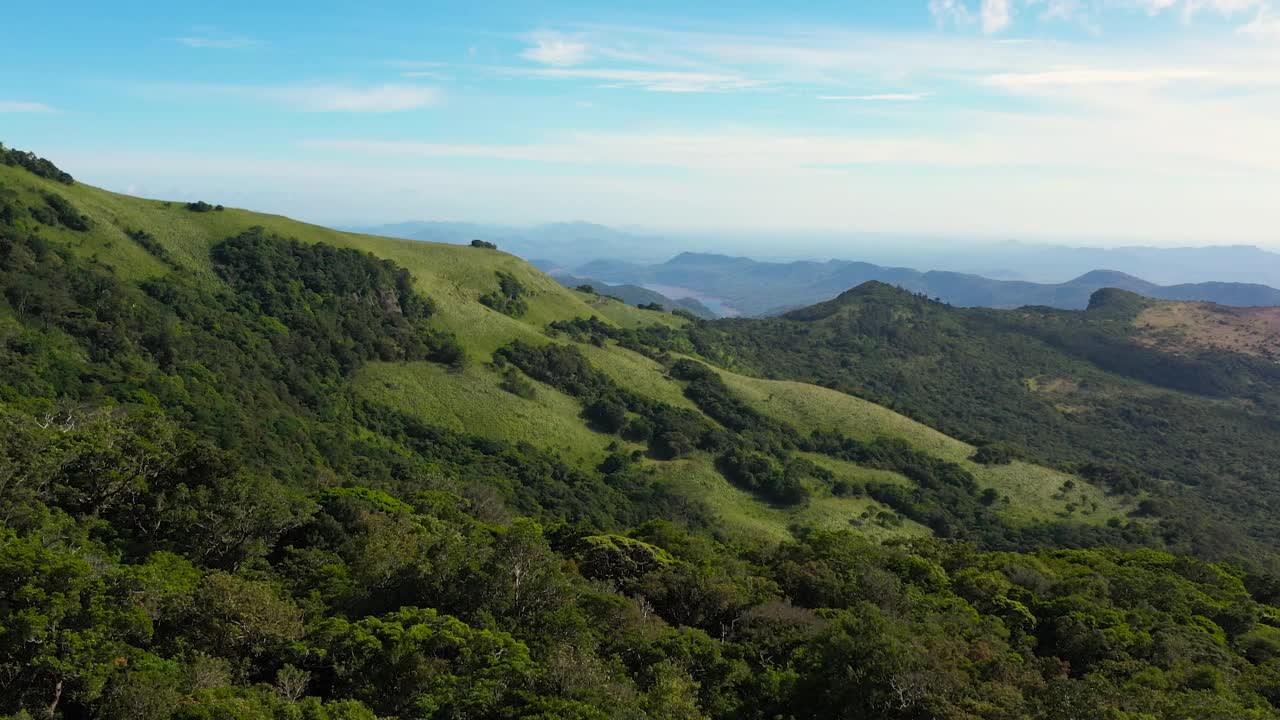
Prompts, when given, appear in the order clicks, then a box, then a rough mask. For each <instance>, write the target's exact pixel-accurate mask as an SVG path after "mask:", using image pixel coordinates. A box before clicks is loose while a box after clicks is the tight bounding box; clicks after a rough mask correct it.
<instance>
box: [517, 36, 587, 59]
mask: <svg viewBox="0 0 1280 720" xmlns="http://www.w3.org/2000/svg"><path fill="white" fill-rule="evenodd" d="M531 40H532V41H533V45H532V46H531V47H528V48H525V50H524V51H523V52H522V53H520V57H523V58H524V59H526V60H532V61H533V62H536V63H542V64H543V65H551V66H553V67H572V66H574V65H581V64H582V63H584V62H586V61H587V60H588V59H590V57H591V50H590V48H589V47H588V46H587V44H586V42H584V41H583V40H582V39H581V38H578V37H574V36H571V35H565V34H563V33H557V32H546V31H544V32H538V33H534V34H533V36H532V37H531Z"/></svg>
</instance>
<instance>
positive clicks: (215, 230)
mask: <svg viewBox="0 0 1280 720" xmlns="http://www.w3.org/2000/svg"><path fill="white" fill-rule="evenodd" d="M0 183H3V184H4V185H6V186H8V187H10V188H12V189H16V190H19V192H22V193H24V194H27V195H34V194H35V193H36V192H38V191H40V190H47V191H52V192H56V193H58V194H60V195H62V196H64V197H66V198H67V199H68V200H70V201H71V202H72V203H73V204H75V205H76V206H77V207H78V208H79V209H80V211H81V212H83V213H85V214H86V215H88V216H89V217H90V218H91V219H92V221H93V229H92V231H91V232H89V233H72V232H68V231H62V230H47V231H46V232H47V234H48V235H49V236H51V237H52V238H53V239H57V240H60V241H63V242H66V243H67V244H69V245H71V246H72V247H75V248H77V251H78V252H79V253H81V254H83V255H85V256H96V257H98V258H99V259H100V260H101V261H102V262H104V263H106V264H109V265H111V266H112V267H114V268H115V270H116V272H118V273H119V274H120V275H121V276H123V277H126V278H129V279H141V278H145V277H148V276H152V275H156V274H161V273H163V272H165V271H166V268H165V266H164V265H163V264H162V263H160V262H159V261H157V260H156V259H155V258H153V257H151V256H150V255H149V254H148V253H146V251H144V250H143V249H142V248H141V247H139V246H138V245H137V244H136V243H134V242H133V241H132V240H130V239H129V238H128V236H127V235H126V234H125V231H126V230H128V229H132V228H143V229H146V230H147V231H148V232H150V233H152V234H153V235H155V236H156V237H157V238H158V239H159V240H160V241H161V242H162V243H163V244H164V245H165V247H166V248H168V250H169V252H170V254H171V256H172V257H173V258H174V259H175V260H176V261H177V262H179V263H181V264H182V265H184V266H186V267H188V268H190V269H192V270H194V271H196V272H197V273H198V274H202V275H206V276H208V277H209V278H210V280H212V270H211V268H210V265H209V260H208V248H209V247H210V246H211V245H213V244H215V243H217V242H219V241H220V240H222V239H224V238H226V237H228V236H231V235H234V234H236V233H238V232H241V231H243V230H245V229H248V228H250V227H253V226H262V227H265V228H266V229H268V230H270V231H272V232H275V233H278V234H280V235H284V236H288V237H294V238H297V239H299V240H302V241H304V242H325V243H329V244H332V245H336V246H342V247H353V248H357V249H361V250H365V251H369V252H372V253H374V254H376V255H378V256H380V257H384V258H387V259H390V260H393V261H395V262H397V263H399V264H400V265H402V266H404V267H406V268H408V269H409V271H410V272H412V273H413V275H414V277H415V278H416V281H417V284H418V286H419V287H420V289H421V290H422V291H423V292H425V293H426V294H428V295H430V296H431V297H432V298H434V299H435V300H436V302H437V303H438V305H439V307H440V312H439V315H438V322H439V323H440V324H441V325H442V326H444V327H446V328H448V329H449V330H451V331H453V332H455V333H456V334H457V335H458V337H459V339H460V340H461V341H462V342H463V344H464V346H465V347H466V348H467V351H468V353H469V355H470V356H471V358H472V360H473V362H472V363H471V364H470V365H469V366H468V368H467V369H466V370H464V371H461V372H450V371H447V370H444V369H442V368H440V367H438V366H434V365H430V364H420V363H413V364H385V363H379V364H373V365H370V366H369V367H367V368H366V369H365V370H364V371H362V373H361V374H360V376H359V377H357V379H356V386H357V388H358V389H359V390H360V391H361V392H363V393H365V394H366V395H368V396H369V397H371V398H376V399H378V400H380V401H383V402H387V403H390V404H392V405H394V406H396V407H398V408H400V409H402V410H405V411H408V412H411V413H414V414H415V415H418V416H420V417H422V418H423V419H424V420H427V421H430V422H433V423H437V424H440V425H444V426H446V427H450V428H454V429H458V430H465V431H467V432H471V433H476V434H480V435H486V436H490V437H495V438H502V439H508V440H514V441H522V440H523V441H528V442H531V443H533V444H535V445H538V446H540V447H544V448H547V449H551V450H555V451H557V452H559V453H560V454H562V455H563V456H564V457H565V458H566V459H569V460H572V461H574V462H579V463H584V464H586V463H595V462H598V461H599V459H600V458H602V457H603V456H604V454H605V452H606V449H605V448H606V446H607V445H608V444H609V443H610V442H611V441H612V440H613V438H610V437H608V436H604V435H601V434H598V433H595V432H592V431H591V430H589V429H588V428H586V427H585V426H584V425H583V424H582V421H581V420H580V419H579V418H578V404H577V401H576V400H574V399H573V398H569V397H566V396H564V395H561V394H560V393H558V392H556V391H554V390H552V389H550V388H547V387H539V392H538V395H537V397H535V398H534V399H533V400H524V399H521V398H518V397H516V396H514V395H511V394H509V393H506V392H504V391H502V390H501V389H499V388H498V387H497V382H498V376H497V374H496V373H495V372H494V371H493V370H491V369H490V368H488V367H487V366H486V365H485V363H486V362H487V361H488V360H489V357H490V353H492V351H493V350H495V349H496V348H498V347H501V346H503V345H505V344H507V343H509V342H510V341H511V340H513V339H517V338H520V339H523V340H526V341H528V342H535V343H542V342H548V339H547V337H546V336H545V335H544V334H543V333H542V329H543V328H544V327H545V326H546V324H547V323H549V322H551V321H554V320H557V319H567V318H572V317H589V316H591V315H598V316H600V317H602V318H604V319H607V320H609V321H610V322H613V323H616V324H618V325H621V326H624V327H636V326H639V325H642V324H645V323H665V324H680V323H683V322H684V320H682V319H679V318H676V317H674V316H671V315H669V314H665V313H658V312H652V311H646V310H639V309H638V308H634V307H631V306H628V305H625V304H623V303H619V302H617V301H614V300H610V299H607V298H601V297H597V296H592V295H589V294H586V293H580V292H577V291H574V290H570V289H567V288H564V287H563V286H561V285H560V284H559V283H557V282H555V281H554V280H552V279H551V278H550V277H548V276H546V275H544V274H543V273H541V272H540V271H538V270H537V269H535V268H533V267H532V266H530V265H529V264H527V263H525V262H524V261H523V260H521V259H519V258H516V257H514V256H512V255H508V254H506V253H502V252H497V251H491V250H480V249H475V248H470V247H465V246H459V245H449V244H442V243H431V242H423V241H411V240H396V239H390V238H382V237H375V236H367V235H355V234H350V233H343V232H339V231H336V230H332V229H329V228H324V227H319V226H315V225H309V224H306V223H301V222H298V221H295V220H290V219H288V218H284V217H280V216H275V215H264V214H260V213H252V212H248V211H245V210H237V209H227V210H225V211H221V212H207V213H193V212H190V211H188V210H186V209H185V207H184V205H183V203H180V202H174V203H168V202H163V201H154V200H141V199H138V198H132V197H127V196H123V195H117V194H114V193H110V192H107V191H105V190H100V189H98V188H94V187H91V186H87V185H83V184H76V185H74V186H70V187H67V186H63V185H59V184H57V183H54V182H52V181H46V180H42V179H40V178H36V177H34V176H32V175H30V174H28V173H26V172H24V171H21V170H18V169H16V168H9V167H4V166H0ZM214 200H216V199H214ZM499 270H501V271H504V272H509V273H511V274H513V275H514V276H515V277H516V278H517V279H518V280H519V281H520V282H521V283H522V284H523V285H524V286H525V287H526V288H528V289H529V290H531V291H532V297H531V298H530V299H529V312H528V313H527V314H526V315H525V316H524V317H522V318H519V319H515V318H510V317H507V316H505V315H502V314H501V313H497V312H495V311H493V310H490V309H489V308H487V307H484V306H483V305H481V304H480V303H479V302H477V301H476V300H477V298H479V297H480V296H481V295H484V294H485V293H487V292H490V291H492V290H493V289H494V288H495V287H496V284H497V283H496V279H495V272H496V271H499ZM581 348H582V350H583V351H584V353H586V355H587V356H588V358H589V359H590V360H591V361H592V363H594V364H595V365H596V366H597V367H599V368H600V369H602V370H603V371H604V372H606V373H607V374H609V375H610V376H611V377H613V379H614V380H616V381H617V382H619V383H620V384H622V385H624V386H626V387H629V388H631V389H633V390H635V391H637V392H640V393H642V394H645V395H647V396H650V397H654V398H657V399H661V400H664V401H666V402H670V403H673V404H676V405H680V406H684V407H692V404H691V403H690V402H689V401H688V400H687V399H685V398H684V396H683V394H682V391H681V388H680V386H679V385H678V384H676V383H674V382H672V381H671V380H669V379H668V378H667V377H666V373H665V371H664V369H663V368H662V366H660V365H659V364H657V363H655V362H653V361H652V360H649V359H648V358H645V357H643V356H641V355H638V354H636V353H633V352H631V351H628V350H624V349H621V348H618V347H616V346H612V345H610V346H609V347H605V348H597V347H593V346H590V345H582V346H581ZM725 379H726V381H727V382H729V384H730V386H731V387H733V388H734V389H735V390H736V391H737V392H739V393H741V394H742V395H743V396H744V398H746V399H747V400H748V401H750V402H752V403H753V404H754V405H756V406H757V407H758V408H759V409H761V410H762V411H764V412H766V413H768V414H770V415H773V416H775V417H778V418H779V419H782V420H786V421H788V422H791V423H793V424H795V425H797V426H798V427H800V428H802V429H804V430H808V429H812V428H816V427H839V428H841V429H842V430H844V431H845V432H848V433H850V434H852V435H855V436H859V437H870V436H874V435H876V434H889V435H898V436H901V437H904V438H906V439H907V440H909V441H910V442H912V443H913V444H916V445H917V446H919V447H921V448H922V449H925V450H928V451H930V452H934V453H936V454H938V455H939V456H942V457H946V458H948V459H954V460H957V461H965V458H967V457H968V454H969V453H970V452H971V450H972V449H971V448H969V447H968V446H966V445H964V444H963V443H960V442H958V441H956V440H953V439H951V438H948V437H946V436H944V435H941V434H940V433H937V432H935V431H932V430H930V429H928V428H926V427H924V426H921V425H919V424H918V423H914V422H913V421H910V420H908V419H906V418H904V417H902V416H900V415H897V414H896V413H893V412H892V411H890V410H887V409H885V408H881V407H879V406H875V405H872V404H870V403H866V402H864V401H861V400H857V399H855V398H851V397H849V396H846V395H842V394H840V393H835V392H832V391H828V390H824V389H822V388H817V387H814V386H809V385H804V384H801V383H778V382H770V381H764V380H756V379H752V378H746V377H742V376H737V375H733V374H730V373H725ZM818 460H819V461H820V462H822V464H824V465H827V466H828V467H830V468H831V469H832V470H833V471H834V472H836V473H837V474H838V475H840V476H844V477H847V478H849V479H855V480H857V479H861V480H867V479H876V480H885V479H888V480H889V481H893V482H905V479H904V478H901V477H900V476H896V475H894V474H892V473H878V472H876V471H869V470H867V469H865V468H859V467H857V466H855V465H852V464H848V463H839V462H837V461H833V460H830V459H826V458H818ZM649 462H650V464H651V466H652V467H653V469H654V472H655V475H656V477H657V478H658V479H659V480H660V481H661V482H666V483H670V484H671V486H672V487H673V488H676V489H678V490H679V491H681V492H684V493H687V494H689V495H690V496H692V497H695V498H698V499H700V500H702V501H704V502H705V503H707V504H708V505H709V506H710V507H711V508H712V509H713V510H715V511H716V513H717V514H718V515H719V517H721V518H722V519H723V520H724V521H725V522H726V524H727V526H728V528H729V529H731V530H736V531H740V532H746V533H751V534H754V535H764V536H768V537H775V538H777V537H784V536H785V535H786V534H787V533H788V530H787V528H788V527H790V526H792V525H820V526H825V527H842V526H849V525H855V526H859V527H863V528H864V529H865V530H866V531H867V532H869V533H871V534H875V535H885V534H903V533H907V534H917V533H926V532H927V530H925V529H924V528H922V527H920V526H917V525H914V524H913V523H907V524H906V525H905V526H903V527H899V528H892V529H886V528H882V527H880V526H878V525H876V524H875V523H873V522H863V521H861V520H859V516H861V515H862V514H863V513H864V512H865V511H868V510H870V511H871V512H873V513H874V512H877V511H880V510H883V509H884V508H883V506H880V505H879V504H877V503H875V502H874V501H871V500H867V499H858V498H836V497H831V496H829V495H821V494H819V495H818V496H817V497H815V499H814V500H813V501H812V502H811V503H809V504H808V505H807V506H805V507H803V508H799V509H781V508H774V507H770V506H768V505H766V504H763V503H760V502H758V501H757V500H756V499H755V498H753V497H752V496H750V495H749V494H747V493H744V492H742V491H739V490H737V489H736V488H733V487H732V486H730V485H729V484H728V483H727V482H725V480H724V479H723V478H722V477H721V476H720V475H719V474H718V473H717V472H716V471H715V470H714V468H713V466H712V463H711V459H710V458H708V457H701V456H695V457H693V458H689V459H686V460H681V461H678V462H652V461H649ZM973 467H974V469H975V470H976V471H977V472H978V473H979V476H980V478H982V480H983V482H985V483H988V484H990V485H992V486H994V487H998V488H1000V489H1001V490H1002V491H1003V492H1005V493H1007V494H1008V495H1009V496H1010V497H1011V498H1012V499H1013V503H1012V505H1011V507H1010V509H1009V513H1010V515H1011V516H1013V517H1019V518H1023V519H1031V518H1041V517H1047V516H1049V515H1051V514H1056V513H1059V512H1061V511H1062V510H1063V506H1064V505H1065V501H1063V500H1061V499H1059V498H1054V497H1053V495H1054V493H1056V492H1057V490H1058V488H1059V487H1060V486H1061V484H1062V481H1063V480H1065V476H1062V475H1061V474H1058V473H1054V472H1052V471H1049V470H1046V469H1044V468H1038V467H1034V466H1028V465H1023V464H1016V465H1014V466H1012V467H1010V468H1002V469H997V470H989V469H985V468H978V467H976V466H973ZM1079 485H1080V486H1082V487H1085V488H1088V486H1085V485H1084V484H1083V483H1080V484H1079ZM1078 492H1080V491H1078ZM1083 492H1086V493H1088V492H1092V488H1088V489H1087V490H1085V491H1083ZM1088 500H1096V501H1098V502H1099V503H1100V506H1101V508H1102V509H1101V510H1100V511H1098V512H1097V513H1094V514H1093V515H1092V516H1090V517H1096V518H1098V519H1103V518H1104V517H1109V516H1110V515H1111V514H1113V513H1114V512H1115V510H1116V508H1113V507H1111V506H1110V505H1108V504H1107V502H1106V500H1105V498H1101V497H1100V496H1096V495H1091V496H1090V497H1088V498H1086V502H1085V505H1087V504H1088Z"/></svg>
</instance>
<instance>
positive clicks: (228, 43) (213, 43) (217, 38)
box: [177, 33, 264, 50]
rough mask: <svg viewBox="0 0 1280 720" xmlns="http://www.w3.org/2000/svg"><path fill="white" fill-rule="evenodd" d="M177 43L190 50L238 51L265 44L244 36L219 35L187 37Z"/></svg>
mask: <svg viewBox="0 0 1280 720" xmlns="http://www.w3.org/2000/svg"><path fill="white" fill-rule="evenodd" d="M177 41H178V42H179V43H181V44H183V45H186V46H187V47H190V48H210V49H217V50H238V49H240V48H247V47H253V46H255V45H262V44H264V43H263V42H262V41H261V40H254V39H253V38H250V37H245V36H244V35H222V34H218V33H209V34H198V35H187V36H185V37H180V38H177Z"/></svg>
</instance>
